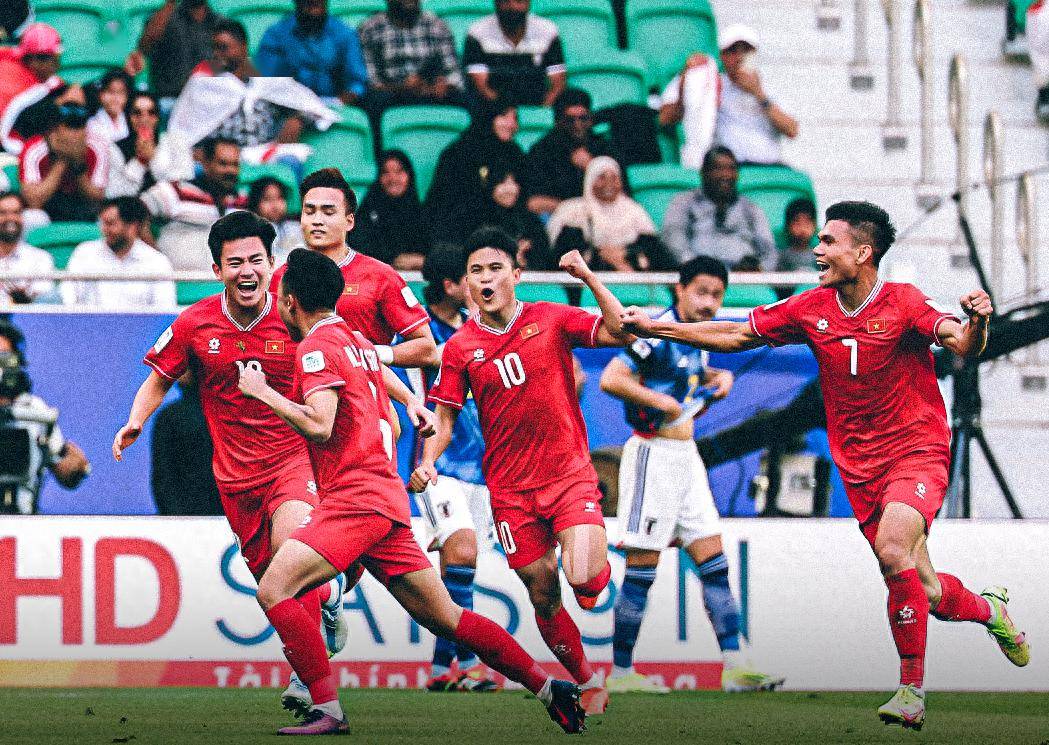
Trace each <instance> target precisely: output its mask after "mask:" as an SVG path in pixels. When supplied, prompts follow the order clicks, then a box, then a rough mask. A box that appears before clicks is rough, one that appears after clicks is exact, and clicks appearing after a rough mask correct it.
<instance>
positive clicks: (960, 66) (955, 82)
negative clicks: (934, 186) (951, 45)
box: [947, 53, 970, 217]
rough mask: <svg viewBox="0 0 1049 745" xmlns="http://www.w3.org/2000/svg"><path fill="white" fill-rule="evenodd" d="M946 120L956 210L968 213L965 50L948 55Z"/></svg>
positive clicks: (967, 99) (966, 214)
mask: <svg viewBox="0 0 1049 745" xmlns="http://www.w3.org/2000/svg"><path fill="white" fill-rule="evenodd" d="M947 122H948V124H949V125H950V128H951V135H952V136H953V137H954V146H955V187H956V190H957V192H958V211H959V212H960V213H961V214H962V216H964V217H968V216H969V189H970V184H969V64H968V62H967V60H966V58H965V55H964V54H961V53H958V54H955V55H954V56H953V57H952V58H951V66H950V69H949V70H948V72H947Z"/></svg>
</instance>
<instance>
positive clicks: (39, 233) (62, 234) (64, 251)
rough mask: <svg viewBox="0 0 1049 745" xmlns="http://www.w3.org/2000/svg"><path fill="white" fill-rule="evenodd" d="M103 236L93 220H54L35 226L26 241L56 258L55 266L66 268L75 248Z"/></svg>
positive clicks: (27, 235)
mask: <svg viewBox="0 0 1049 745" xmlns="http://www.w3.org/2000/svg"><path fill="white" fill-rule="evenodd" d="M101 237H102V233H101V231H99V229H98V225H97V224H96V223H93V222H53V223H51V224H50V225H43V226H41V227H39V228H34V229H33V230H30V231H29V233H27V234H26V238H25V240H26V243H28V244H29V245H31V246H36V247H37V248H42V249H44V250H45V251H47V252H48V253H49V254H51V257H52V258H53V259H54V260H55V268H57V269H65V268H66V265H67V264H69V257H70V256H72V254H73V249H75V248H76V247H77V246H78V245H80V244H81V243H83V242H84V241H94V240H98V239H99V238H101Z"/></svg>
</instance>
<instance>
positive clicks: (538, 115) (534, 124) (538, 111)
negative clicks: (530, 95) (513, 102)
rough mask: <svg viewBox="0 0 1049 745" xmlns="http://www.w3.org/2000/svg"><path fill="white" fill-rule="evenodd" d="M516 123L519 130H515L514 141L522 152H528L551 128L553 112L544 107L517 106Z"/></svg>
mask: <svg viewBox="0 0 1049 745" xmlns="http://www.w3.org/2000/svg"><path fill="white" fill-rule="evenodd" d="M517 121H518V124H519V125H520V129H518V130H517V135H516V136H515V137H514V141H515V142H516V143H517V144H518V145H520V146H521V149H522V150H524V151H525V152H528V150H529V149H531V147H532V145H534V144H535V143H536V141H537V140H539V139H540V138H542V136H543V135H545V134H546V133H547V132H549V131H550V130H551V129H552V128H553V126H554V112H553V109H548V108H546V107H545V106H519V107H518V108H517Z"/></svg>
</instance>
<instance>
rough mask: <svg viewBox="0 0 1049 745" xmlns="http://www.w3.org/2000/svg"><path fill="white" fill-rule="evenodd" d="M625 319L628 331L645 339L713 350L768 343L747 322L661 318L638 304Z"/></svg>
mask: <svg viewBox="0 0 1049 745" xmlns="http://www.w3.org/2000/svg"><path fill="white" fill-rule="evenodd" d="M621 319H622V326H623V329H624V330H626V331H627V332H630V333H632V334H636V335H637V336H640V337H642V338H652V337H655V338H658V339H669V340H670V341H679V342H683V343H685V344H691V345H692V346H693V347H699V348H700V349H706V350H709V351H711V352H744V351H746V350H748V349H757V348H758V347H760V346H762V345H764V344H765V340H764V339H762V338H761V337H760V336H758V335H757V334H756V333H754V329H753V328H751V325H750V324H749V323H747V322H746V321H701V322H699V323H677V322H675V321H659V320H656V319H654V318H649V316H648V314H647V313H645V312H644V311H643V310H641V309H640V308H635V307H630V308H627V309H626V310H625V311H624V312H623V314H622V316H621Z"/></svg>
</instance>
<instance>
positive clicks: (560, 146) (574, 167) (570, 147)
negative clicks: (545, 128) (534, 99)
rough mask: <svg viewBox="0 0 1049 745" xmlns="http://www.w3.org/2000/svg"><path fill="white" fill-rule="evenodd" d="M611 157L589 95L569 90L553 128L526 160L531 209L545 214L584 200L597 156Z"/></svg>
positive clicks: (562, 98) (558, 106) (556, 108)
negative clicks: (588, 174) (590, 167)
mask: <svg viewBox="0 0 1049 745" xmlns="http://www.w3.org/2000/svg"><path fill="white" fill-rule="evenodd" d="M611 154H612V147H611V144H610V143H609V141H608V140H607V139H606V138H604V137H600V136H598V135H596V134H595V133H594V117H593V114H592V112H591V104H590V94H589V93H587V92H586V91H584V90H580V89H579V88H566V89H565V91H564V92H563V93H562V94H561V95H560V96H558V98H557V102H556V103H555V104H554V128H553V129H552V130H550V131H549V132H547V133H546V135H544V136H543V138H542V139H541V140H539V141H538V142H536V143H535V145H533V146H532V149H531V150H529V151H528V157H527V159H526V160H525V173H524V180H525V183H524V186H525V190H526V191H527V192H528V209H530V210H532V212H535V213H537V214H546V213H550V212H553V211H554V210H555V209H557V205H559V204H560V203H561V202H563V201H564V200H566V199H571V198H572V197H581V196H583V177H584V175H585V174H586V167H587V166H588V165H589V164H590V161H591V160H593V159H594V158H596V157H597V156H599V155H611Z"/></svg>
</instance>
